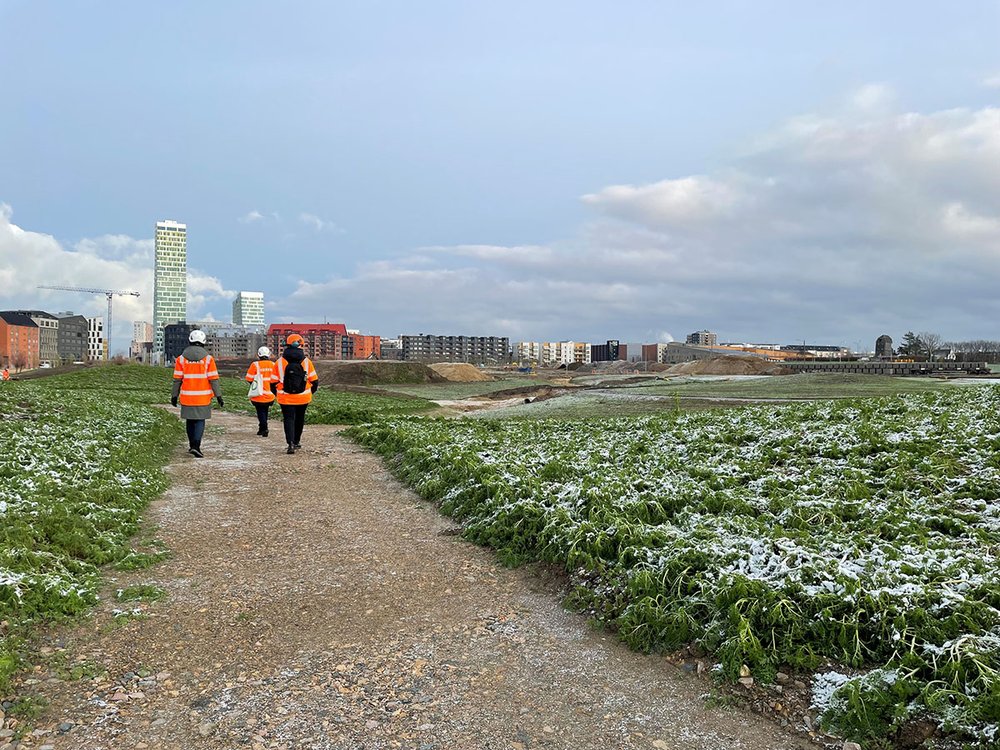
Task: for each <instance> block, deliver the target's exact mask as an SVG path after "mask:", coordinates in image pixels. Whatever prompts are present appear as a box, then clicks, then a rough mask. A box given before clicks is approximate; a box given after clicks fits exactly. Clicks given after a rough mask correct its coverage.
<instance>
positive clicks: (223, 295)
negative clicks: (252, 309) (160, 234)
mask: <svg viewBox="0 0 1000 750" xmlns="http://www.w3.org/2000/svg"><path fill="white" fill-rule="evenodd" d="M12 218H13V211H12V210H11V207H10V206H9V205H7V204H3V203H0V258H2V259H3V260H2V261H0V309H41V310H46V311H48V312H51V313H58V312H63V311H68V310H72V311H74V312H77V313H79V314H81V315H87V316H88V317H90V316H101V317H104V316H106V315H107V298H106V297H105V296H104V295H103V294H85V293H80V292H66V291H55V290H49V289H38V286H40V285H50V286H75V287H89V288H94V289H121V290H129V291H137V292H139V294H140V296H139V297H131V296H124V297H115V298H114V331H113V346H114V350H113V351H114V352H119V351H127V349H128V341H129V339H130V337H131V325H132V321H133V320H151V319H152V307H153V240H152V239H136V238H133V237H129V236H127V235H120V234H107V235H102V236H100V237H95V238H86V239H82V240H80V241H79V242H76V243H75V244H74V245H73V247H72V248H71V249H68V248H65V247H63V246H62V245H61V244H60V243H59V242H58V241H57V240H56V239H55V238H54V237H52V236H51V235H48V234H43V233H40V232H33V231H30V230H25V229H22V228H21V227H19V226H17V225H16V224H14V223H12ZM188 286H189V291H188V304H189V307H188V315H189V317H192V318H194V317H196V316H198V315H200V314H201V313H203V312H204V311H205V310H206V308H207V306H208V305H210V304H212V303H218V302H220V301H228V300H231V299H232V298H233V296H235V295H234V293H233V292H231V291H228V290H226V289H224V288H223V286H222V284H221V283H220V282H219V280H218V279H216V278H214V277H212V276H208V275H206V274H203V273H199V272H198V271H190V272H189V274H188Z"/></svg>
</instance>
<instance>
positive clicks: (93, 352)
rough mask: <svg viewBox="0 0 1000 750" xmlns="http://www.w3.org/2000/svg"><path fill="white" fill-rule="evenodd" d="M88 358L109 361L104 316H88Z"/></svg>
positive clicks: (92, 360)
mask: <svg viewBox="0 0 1000 750" xmlns="http://www.w3.org/2000/svg"><path fill="white" fill-rule="evenodd" d="M87 359H88V360H90V361H91V362H96V361H98V360H104V361H107V359H108V346H107V342H106V341H105V340H104V318H87Z"/></svg>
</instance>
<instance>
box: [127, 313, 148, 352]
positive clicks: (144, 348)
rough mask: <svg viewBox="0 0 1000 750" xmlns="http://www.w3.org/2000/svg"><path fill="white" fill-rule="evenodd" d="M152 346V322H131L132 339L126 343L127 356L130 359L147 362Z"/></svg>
mask: <svg viewBox="0 0 1000 750" xmlns="http://www.w3.org/2000/svg"><path fill="white" fill-rule="evenodd" d="M152 348H153V324H152V323H147V322H146V321H145V320H135V321H133V322H132V341H131V342H129V345H128V357H129V359H131V360H141V361H142V362H148V357H149V354H150V353H151V352H152Z"/></svg>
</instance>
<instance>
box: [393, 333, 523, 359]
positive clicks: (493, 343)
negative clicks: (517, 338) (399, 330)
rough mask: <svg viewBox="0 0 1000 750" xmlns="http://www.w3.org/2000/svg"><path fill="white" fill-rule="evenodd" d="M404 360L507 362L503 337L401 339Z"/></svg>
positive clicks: (507, 345) (507, 349)
mask: <svg viewBox="0 0 1000 750" xmlns="http://www.w3.org/2000/svg"><path fill="white" fill-rule="evenodd" d="M400 338H401V339H402V344H403V359H405V360H407V361H410V362H468V363H470V364H475V365H501V364H507V363H509V362H510V339H508V338H507V337H506V336H435V335H428V334H423V333H421V334H417V335H415V336H414V335H404V336H401V337H400Z"/></svg>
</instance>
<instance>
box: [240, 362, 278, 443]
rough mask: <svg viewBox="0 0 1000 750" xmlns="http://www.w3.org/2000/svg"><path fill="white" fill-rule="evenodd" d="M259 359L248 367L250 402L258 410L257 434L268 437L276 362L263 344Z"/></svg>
mask: <svg viewBox="0 0 1000 750" xmlns="http://www.w3.org/2000/svg"><path fill="white" fill-rule="evenodd" d="M257 357H258V359H257V361H256V362H251V363H250V367H249V368H248V369H247V378H246V379H247V382H248V383H250V394H249V395H250V402H251V403H252V404H253V408H254V409H256V410H257V424H258V427H257V434H258V435H260V436H261V437H267V417H268V413H269V412H270V410H271V404H273V403H274V398H275V397H274V389H275V388H276V387H277V386H276V385H275V384H274V381H273V379H272V377H271V376H272V375H273V374H274V362H272V361H271V350H270V349H268V348H267V347H266V346H262V347H261V348H260V349H258V350H257Z"/></svg>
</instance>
